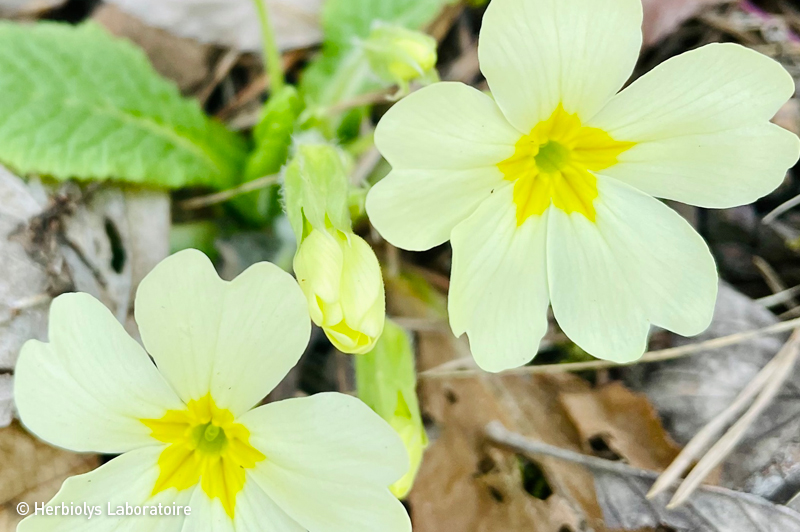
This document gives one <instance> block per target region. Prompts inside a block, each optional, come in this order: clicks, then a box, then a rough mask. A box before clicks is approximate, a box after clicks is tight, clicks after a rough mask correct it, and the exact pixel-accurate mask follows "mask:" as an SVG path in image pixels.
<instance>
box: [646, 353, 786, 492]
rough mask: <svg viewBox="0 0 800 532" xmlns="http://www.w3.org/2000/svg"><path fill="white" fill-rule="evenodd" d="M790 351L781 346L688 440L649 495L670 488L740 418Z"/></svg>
mask: <svg viewBox="0 0 800 532" xmlns="http://www.w3.org/2000/svg"><path fill="white" fill-rule="evenodd" d="M787 352H788V351H786V350H781V351H780V352H779V353H778V354H776V355H775V356H774V357H773V358H772V360H770V361H769V362H768V363H767V365H766V366H764V367H763V368H762V369H761V371H759V372H758V374H757V375H756V376H755V377H754V378H753V380H751V381H750V382H749V383H748V384H747V386H745V388H744V389H743V390H742V391H741V392H739V395H738V396H737V397H736V399H735V400H734V401H733V403H731V405H730V406H728V407H727V408H726V409H725V410H723V411H722V412H720V413H719V414H718V415H717V416H716V417H714V419H712V420H711V421H710V422H709V423H708V424H706V426H704V427H703V428H702V429H701V430H700V432H698V433H697V434H695V436H694V437H693V438H692V439H691V441H689V443H687V444H686V446H685V447H684V448H683V450H682V451H681V452H680V453H679V454H678V456H676V457H675V459H674V460H673V461H672V463H671V464H670V465H669V466H668V467H667V468H666V469H665V470H664V472H663V473H661V475H660V476H659V477H658V479H657V480H656V482H655V483H654V484H653V487H652V488H650V491H649V492H648V493H647V498H648V499H652V498H653V497H656V496H657V495H659V494H660V493H662V492H664V491H665V490H667V489H669V488H670V487H671V486H672V485H673V483H674V482H675V481H677V480H678V479H679V478H680V477H681V475H683V473H684V471H686V470H687V469H688V468H689V466H691V464H692V461H694V460H695V459H696V458H697V457H699V456H700V455H701V453H703V451H705V450H706V449H708V448H709V446H710V445H711V443H712V441H713V440H714V438H716V437H717V436H718V435H719V434H720V433H721V432H722V431H723V430H724V429H725V427H726V426H727V425H728V424H729V423H730V422H731V421H732V420H734V419H735V418H737V417H738V416H739V415H740V414H741V413H742V411H744V409H745V407H746V406H747V405H748V404H750V402H751V401H752V400H753V398H754V397H755V396H756V395H758V394H759V393H760V392H761V390H763V389H764V387H765V386H766V385H767V383H768V382H769V381H770V379H771V378H772V377H773V376H775V375H776V372H777V371H778V370H779V369H780V367H781V365H782V362H783V360H784V358H785V356H786V353H787Z"/></svg>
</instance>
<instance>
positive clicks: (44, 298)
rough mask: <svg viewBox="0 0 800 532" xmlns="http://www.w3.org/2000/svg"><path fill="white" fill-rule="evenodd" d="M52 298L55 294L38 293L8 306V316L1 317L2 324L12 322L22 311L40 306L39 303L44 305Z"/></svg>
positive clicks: (0, 324) (0, 322)
mask: <svg viewBox="0 0 800 532" xmlns="http://www.w3.org/2000/svg"><path fill="white" fill-rule="evenodd" d="M52 299H53V296H51V295H50V294H36V295H33V296H30V297H26V298H24V299H21V300H19V301H17V302H16V303H14V304H13V305H11V306H10V307H9V308H8V316H7V317H4V318H0V326H2V325H6V324H8V323H11V322H12V321H13V320H14V318H16V317H17V316H19V315H20V314H21V313H22V312H24V311H26V310H30V309H32V308H34V307H38V306H39V305H44V304H45V303H48V302H50V301H51V300H52Z"/></svg>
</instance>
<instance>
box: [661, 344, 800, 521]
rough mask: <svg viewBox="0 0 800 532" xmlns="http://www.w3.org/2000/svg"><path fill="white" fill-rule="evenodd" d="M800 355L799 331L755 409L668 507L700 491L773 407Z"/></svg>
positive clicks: (692, 474) (721, 441) (689, 478)
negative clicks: (714, 471) (711, 473)
mask: <svg viewBox="0 0 800 532" xmlns="http://www.w3.org/2000/svg"><path fill="white" fill-rule="evenodd" d="M798 354H800V331H795V332H794V333H793V334H792V336H791V338H789V341H788V342H786V345H784V346H783V349H781V351H780V352H779V353H778V355H776V357H775V358H779V362H778V366H777V368H775V369H774V370H773V373H772V379H771V380H769V381H768V382H767V383H766V385H765V386H764V389H763V391H762V392H761V393H760V394H759V396H758V397H757V398H756V400H755V402H753V404H752V406H750V408H749V409H748V410H747V412H745V414H744V415H743V416H742V417H741V418H740V419H739V421H737V422H736V423H734V424H733V426H732V427H731V428H730V430H728V432H726V433H725V435H724V436H722V438H720V439H719V441H717V443H715V444H714V445H713V447H711V449H709V451H708V452H707V453H706V455H705V456H704V457H703V458H702V459H701V460H700V462H698V464H697V465H696V466H695V467H694V468H693V469H692V471H691V472H690V473H689V474H688V475H687V476H686V480H684V481H683V483H682V484H681V485H680V487H678V490H677V491H676V492H675V495H674V496H673V497H672V500H671V501H670V502H669V504H668V505H667V508H675V507H676V506H679V505H680V504H682V503H683V502H685V501H686V499H688V498H689V497H690V496H691V495H692V493H693V492H694V491H695V489H697V486H699V485H700V483H701V482H702V481H703V479H705V478H706V476H708V474H709V473H710V472H711V471H712V470H713V469H714V468H715V467H717V465H719V463H720V462H722V461H723V460H724V459H725V457H727V456H728V454H730V452H731V451H732V450H733V449H734V447H736V445H737V444H738V443H739V441H740V440H741V439H742V437H743V436H744V434H745V432H747V430H748V429H749V428H750V426H751V425H752V424H753V422H754V421H755V420H756V419H757V418H758V416H760V415H761V413H762V412H763V411H764V410H765V409H766V408H767V407H768V406H769V405H770V403H771V402H772V400H773V399H774V398H775V396H776V395H777V394H778V392H779V391H780V389H781V388H782V387H783V384H784V382H786V379H788V378H789V375H791V373H792V368H793V367H794V365H795V362H797V356H798Z"/></svg>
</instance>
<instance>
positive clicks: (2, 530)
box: [0, 423, 99, 532]
mask: <svg viewBox="0 0 800 532" xmlns="http://www.w3.org/2000/svg"><path fill="white" fill-rule="evenodd" d="M0 464H2V468H0V532H13V531H14V529H15V528H16V525H17V523H18V522H19V521H21V520H22V518H21V517H20V516H19V515H18V514H17V510H16V506H17V504H18V503H20V502H26V503H28V505H30V507H31V508H33V507H34V504H35V503H39V504H43V503H45V502H47V501H49V500H50V499H52V498H53V496H54V495H55V494H56V492H57V491H58V490H59V488H60V487H61V484H62V483H63V482H64V480H66V479H67V478H68V477H71V476H73V475H80V474H81V473H86V472H88V471H91V470H92V469H94V468H96V467H97V466H98V465H99V460H98V457H97V455H93V454H75V453H71V452H68V451H63V450H60V449H55V448H53V447H50V446H49V445H47V444H45V443H43V442H41V441H39V440H37V439H36V438H34V437H33V436H31V435H30V434H28V433H27V432H25V430H23V429H22V428H21V427H20V426H19V425H18V424H17V423H13V424H11V425H10V426H8V427H6V428H4V429H0Z"/></svg>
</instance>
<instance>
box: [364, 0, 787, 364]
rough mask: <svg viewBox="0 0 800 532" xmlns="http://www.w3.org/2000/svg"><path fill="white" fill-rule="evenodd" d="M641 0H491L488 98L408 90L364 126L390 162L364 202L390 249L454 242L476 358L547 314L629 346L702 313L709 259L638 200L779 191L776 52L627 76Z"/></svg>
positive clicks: (485, 33) (521, 349)
mask: <svg viewBox="0 0 800 532" xmlns="http://www.w3.org/2000/svg"><path fill="white" fill-rule="evenodd" d="M641 24H642V5H641V2H640V0H493V1H492V2H491V3H490V5H489V7H488V9H487V11H486V15H485V17H484V21H483V28H482V30H481V35H480V44H479V58H480V63H481V69H482V71H483V73H484V75H485V76H486V79H487V81H488V83H489V87H490V89H491V91H492V95H493V97H490V96H487V95H486V94H483V93H481V92H480V91H478V90H475V89H473V88H471V87H468V86H466V85H463V84H459V83H441V84H435V85H432V86H430V87H427V88H424V89H422V90H420V91H418V92H416V93H414V94H412V95H410V96H409V97H407V98H406V99H404V100H402V101H401V102H399V103H398V104H397V105H395V106H394V107H393V108H392V109H391V110H390V111H389V112H388V113H387V114H386V116H385V117H384V118H383V119H382V121H381V122H380V124H379V125H378V129H377V131H376V137H375V140H376V143H377V145H378V148H379V149H380V151H381V153H382V154H383V155H384V157H386V159H387V160H388V161H389V163H391V165H392V167H393V171H392V172H391V174H390V175H389V176H387V177H386V178H385V179H384V180H382V181H381V182H379V183H378V184H377V185H376V186H375V187H373V189H372V190H371V191H370V193H369V196H368V197H367V204H366V207H367V212H368V214H369V216H370V218H371V220H372V223H373V224H374V226H375V227H376V228H377V229H378V231H380V233H381V234H382V235H383V236H384V237H385V238H386V239H387V240H388V241H389V242H391V243H392V244H394V245H395V246H398V247H401V248H403V249H408V250H415V251H418V250H426V249H429V248H431V247H434V246H437V245H439V244H442V243H444V242H446V241H447V240H450V241H451V244H452V248H453V262H452V273H451V286H450V295H449V302H448V307H449V314H450V325H451V328H452V329H453V332H454V333H455V334H456V335H457V336H459V335H461V334H464V333H467V335H468V337H469V340H470V346H471V348H472V352H473V354H474V356H475V359H476V361H477V362H478V364H479V365H480V366H481V367H482V368H484V369H486V370H489V371H501V370H504V369H507V368H512V367H516V366H520V365H522V364H525V363H526V362H528V361H529V360H531V359H532V358H533V356H534V355H535V353H536V351H537V346H538V343H539V341H540V339H541V338H542V336H543V335H544V334H545V332H546V329H547V309H548V305H552V309H553V313H554V315H555V318H556V320H557V321H558V323H559V325H560V326H561V328H562V330H563V331H564V332H565V333H566V334H567V335H568V336H569V337H570V338H571V339H572V340H573V341H574V342H575V343H576V344H578V345H579V346H580V347H582V348H583V349H584V350H586V351H587V352H589V353H590V354H592V355H594V356H596V357H599V358H603V359H608V360H612V361H616V362H628V361H632V360H635V359H637V358H639V357H640V356H641V355H642V353H643V352H644V350H645V348H646V343H647V335H648V330H649V328H650V325H651V324H652V325H657V326H660V327H664V328H666V329H669V330H671V331H674V332H676V333H678V334H681V335H684V336H691V335H695V334H698V333H700V332H701V331H703V330H704V329H705V328H706V327H707V326H708V324H709V323H710V320H711V316H712V311H713V308H714V301H715V298H716V287H717V273H716V268H715V264H714V260H713V258H712V257H711V254H710V253H709V250H708V247H707V246H706V244H705V243H704V242H703V240H702V239H701V238H700V236H699V235H698V234H697V233H696V232H695V231H694V230H693V229H692V228H691V226H690V225H689V224H688V223H687V222H686V221H684V220H683V219H682V218H681V217H680V216H679V215H678V214H677V213H675V212H674V211H673V210H671V209H669V208H668V207H667V206H665V205H664V204H663V203H661V202H660V201H658V200H656V199H654V198H665V199H669V200H675V201H680V202H683V203H688V204H691V205H698V206H701V207H708V208H727V207H732V206H736V205H741V204H746V203H749V202H752V201H754V200H756V199H758V198H759V197H761V196H764V195H765V194H767V193H769V192H770V191H772V190H773V189H775V188H776V187H777V186H778V185H779V184H780V183H781V181H782V179H783V178H784V176H785V172H786V170H787V168H789V167H791V166H792V165H793V164H794V163H795V162H796V161H797V159H798V154H799V153H800V142H798V138H797V137H796V136H795V135H793V134H792V133H789V132H788V131H785V130H783V129H781V128H779V127H778V126H776V125H773V124H770V123H769V120H770V118H771V117H772V116H773V115H774V114H775V113H776V111H777V110H778V109H779V108H780V107H781V105H782V104H783V103H784V102H786V101H787V99H789V97H791V96H792V94H793V93H794V90H795V88H794V83H793V81H792V78H791V76H790V75H789V74H788V73H787V72H786V71H785V70H784V69H783V68H782V67H781V66H780V65H779V64H778V63H777V62H775V61H773V60H771V59H769V58H767V57H765V56H763V55H761V54H758V53H757V52H755V51H752V50H749V49H747V48H744V47H742V46H738V45H733V44H712V45H708V46H705V47H702V48H700V49H698V50H694V51H691V52H688V53H685V54H683V55H680V56H678V57H675V58H673V59H670V60H668V61H666V62H665V63H664V64H662V65H660V66H659V67H657V68H656V69H654V70H653V71H652V72H650V73H649V74H647V75H645V76H644V77H642V78H641V79H639V80H638V81H636V82H634V83H633V84H632V85H631V86H630V87H628V88H626V89H624V90H622V92H619V93H618V94H617V92H618V91H619V90H620V89H621V88H622V87H623V86H624V85H625V83H626V81H627V80H628V78H629V76H630V74H631V72H632V71H633V67H634V65H635V64H636V61H637V57H638V54H639V50H640V47H641V42H642V35H641Z"/></svg>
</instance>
